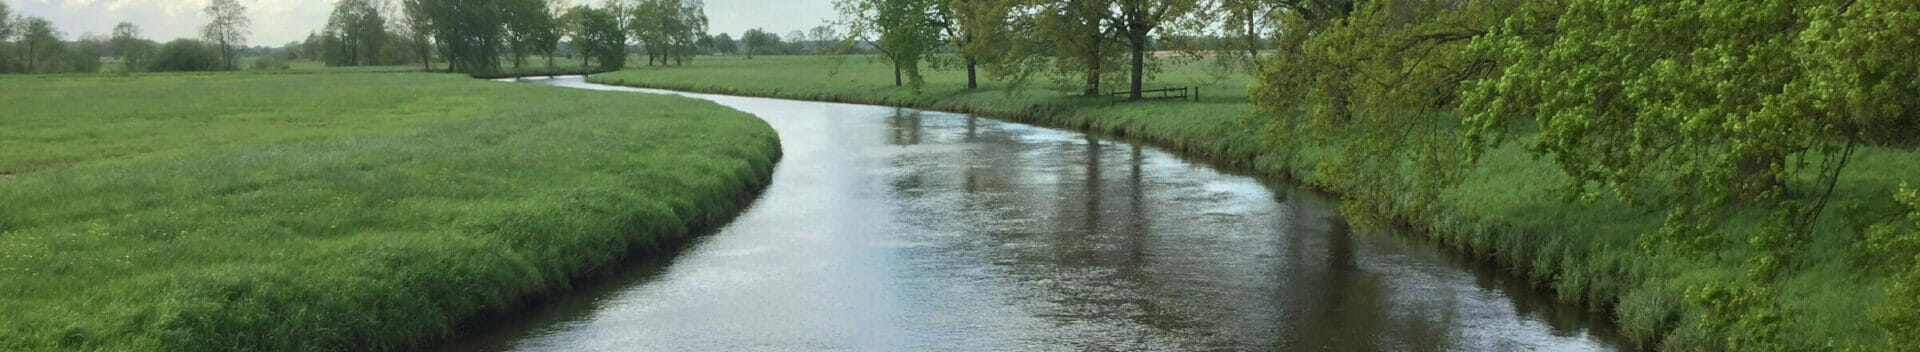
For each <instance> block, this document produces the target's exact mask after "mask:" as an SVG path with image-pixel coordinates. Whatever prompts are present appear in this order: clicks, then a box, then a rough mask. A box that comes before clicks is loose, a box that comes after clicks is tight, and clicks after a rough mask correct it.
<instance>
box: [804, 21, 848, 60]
mask: <svg viewBox="0 0 1920 352" xmlns="http://www.w3.org/2000/svg"><path fill="white" fill-rule="evenodd" d="M807 38H808V40H810V41H812V42H813V43H814V48H813V52H812V54H815V55H822V54H828V53H829V52H830V51H832V48H829V47H828V45H827V44H829V43H833V42H837V41H840V32H839V31H837V30H834V29H833V26H827V25H821V26H815V27H813V29H810V30H807Z"/></svg>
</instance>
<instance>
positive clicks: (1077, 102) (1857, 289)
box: [589, 56, 1920, 350]
mask: <svg viewBox="0 0 1920 352" xmlns="http://www.w3.org/2000/svg"><path fill="white" fill-rule="evenodd" d="M831 65H832V64H831V62H830V61H829V60H828V59H826V58H821V57H777V56H769V57H757V58H755V59H753V60H739V59H703V60H702V61H700V64H698V65H693V66H688V67H676V68H666V69H656V68H635V69H628V70H624V71H619V72H613V73H606V74H599V75H594V76H592V77H591V78H590V79H589V80H590V81H594V82H599V83H607V84H619V85H628V86H639V87H651V88H665V89H679V90H690V91H700V92H710V93H724V94H740V95H752V96H768V97H780V98H791V99H807V100H823V101H836V102H851V103H865V104H880V105H893V106H905V107H913V108H924V109H935V110H945V111H954V112H963V113H975V114H981V115H985V116H992V117H1000V118H1006V119H1010V120H1015V121H1020V122H1027V123H1034V124H1039V125H1047V126H1053V127H1062V128H1071V129H1078V130H1084V131H1090V132H1094V133H1106V134H1116V135H1122V136H1126V137H1130V138H1133V139H1137V140H1141V141H1144V142H1149V143H1153V144H1157V145H1160V146H1164V147H1167V148H1169V149H1173V150H1175V151H1178V152H1182V153H1184V154H1187V155H1192V156H1197V157H1201V158H1204V159H1210V160H1213V161H1217V162H1220V163H1222V164H1226V165H1231V166H1234V167H1238V168H1242V169H1244V170H1248V171H1252V172H1255V173H1258V174H1262V175H1265V176H1269V177H1281V178H1291V179H1296V180H1305V181H1304V182H1307V183H1309V186H1314V187H1320V188H1323V189H1326V190H1328V191H1333V192H1343V191H1345V190H1343V189H1340V188H1339V187H1340V185H1339V183H1338V182H1325V181H1326V180H1315V179H1313V178H1311V177H1307V176H1310V175H1314V174H1315V170H1314V169H1315V167H1316V165H1317V164H1318V163H1319V161H1320V160H1324V159H1326V158H1330V157H1334V155H1338V153H1337V151H1335V150H1328V149H1330V148H1331V147H1324V146H1307V148H1309V149H1307V150H1302V151H1300V153H1298V154H1299V155H1300V157H1299V158H1298V159H1299V160H1288V159H1289V157H1287V156H1284V154H1283V153H1280V150H1278V149H1277V147H1276V146H1274V145H1271V144H1268V142H1266V139H1265V138H1263V136H1261V135H1260V131H1261V129H1262V128H1263V127H1264V126H1265V125H1264V124H1265V123H1266V121H1265V120H1262V119H1259V118H1249V117H1250V116H1252V115H1251V114H1252V111H1253V107H1252V104H1251V103H1250V102H1249V100H1248V95H1247V86H1248V85H1249V84H1251V83H1253V82H1252V80H1251V79H1250V78H1248V77H1246V76H1245V75H1226V76H1224V78H1222V76H1221V75H1215V74H1213V72H1212V71H1211V70H1210V69H1209V68H1208V67H1206V66H1205V65H1198V64H1196V65H1182V64H1177V63H1175V64H1168V65H1166V66H1163V67H1162V70H1161V72H1160V73H1159V74H1158V76H1157V78H1156V79H1154V80H1151V81H1157V82H1162V83H1160V84H1152V83H1150V84H1148V88H1156V87H1161V86H1173V87H1178V86H1195V85H1197V86H1201V92H1202V94H1201V96H1202V98H1201V99H1200V101H1198V102H1180V101H1157V102H1141V103H1121V104H1117V105H1115V104H1111V103H1110V101H1109V100H1108V98H1105V97H1095V98H1085V97H1078V96H1076V93H1070V92H1077V91H1078V90H1077V87H1065V88H1064V89H1053V88H1054V87H1051V86H1049V85H1047V84H1044V83H1042V84H1037V85H1034V86H1033V87H1030V88H1028V89H1024V90H1018V89H1016V90H1013V91H1014V92H1015V93H1017V94H1012V95H1009V94H1007V92H1008V90H1005V89H1004V88H1005V86H1004V85H1002V84H1001V83H998V82H983V83H982V84H981V88H980V89H978V90H966V89H965V82H966V78H965V76H964V74H963V73H961V72H954V71H932V72H928V73H927V75H926V80H927V84H926V86H925V87H924V88H923V89H922V93H921V94H914V93H913V91H912V90H910V89H908V88H905V87H895V86H893V81H892V79H893V76H892V70H891V67H890V66H888V65H885V64H881V63H876V62H871V61H869V60H865V59H861V58H852V59H850V60H848V61H846V62H845V63H844V64H843V65H842V66H840V67H838V70H837V71H838V73H837V74H835V75H829V74H828V72H829V71H830V69H829V68H830V67H832V66H831ZM1515 133H1518V134H1521V135H1520V136H1518V137H1517V138H1514V139H1515V140H1529V139H1530V138H1531V137H1529V136H1526V135H1527V134H1530V133H1533V132H1531V131H1515ZM1851 165H1852V166H1850V168H1849V169H1848V171H1847V173H1845V174H1843V176H1842V177H1841V178H1840V180H1839V182H1838V187H1836V188H1835V190H1834V201H1833V202H1834V204H1845V205H1848V206H1847V207H1841V209H1868V210H1873V211H1854V210H1835V211H1830V212H1829V214H1828V215H1827V216H1823V217H1822V218H1821V219H1820V221H1818V222H1816V223H1815V224H1814V225H1813V226H1814V228H1815V229H1816V231H1815V232H1816V233H1820V234H1822V235H1821V236H1815V237H1814V238H1810V239H1808V240H1807V243H1805V244H1804V245H1801V246H1798V247H1797V249H1795V251H1794V253H1791V254H1790V255H1789V258H1788V262H1789V263H1791V265H1792V266H1793V267H1794V268H1793V269H1794V270H1791V271H1790V274H1787V276H1786V277H1782V278H1780V279H1778V282H1779V284H1778V285H1777V286H1775V287H1774V288H1772V289H1771V290H1772V291H1766V292H1755V291H1749V290H1746V288H1745V287H1744V286H1740V285H1729V284H1728V283H1737V282H1739V280H1742V278H1743V276H1744V273H1745V272H1746V264H1745V263H1746V262H1747V261H1748V260H1749V259H1750V258H1753V257H1755V256H1758V255H1760V253H1756V251H1755V250H1754V249H1753V248H1752V247H1751V246H1726V249H1724V250H1720V251H1718V252H1715V253H1712V255H1704V256H1677V255H1649V254H1648V252H1647V251H1645V250H1643V249H1642V247H1641V246H1640V242H1641V237H1642V236H1643V235H1645V234H1648V233H1651V232H1654V231H1656V230H1658V229H1659V228H1660V227H1661V224H1662V221H1663V220H1664V219H1663V218H1662V216H1663V215H1664V212H1661V211H1651V210H1650V209H1649V208H1644V207H1636V206H1632V205H1627V204H1622V203H1619V202H1616V201H1612V200H1598V201H1591V202H1589V201H1569V199H1568V197H1566V192H1565V191H1564V188H1563V187H1562V186H1563V185H1565V184H1566V183H1567V176H1566V174H1565V173H1564V172H1563V171H1561V170H1560V169H1559V168H1558V167H1557V166H1555V165H1554V164H1553V163H1552V161H1551V160H1543V159H1539V158H1536V157H1535V156H1534V155H1533V154H1532V153H1530V152H1528V151H1527V150H1526V149H1525V148H1524V147H1522V146H1520V145H1517V143H1509V144H1506V145H1503V146H1500V147H1498V148H1494V149H1491V150H1488V151H1487V152H1486V154H1485V155H1484V156H1483V157H1482V159H1481V161H1480V162H1479V163H1478V164H1477V165H1476V166H1474V168H1473V169H1472V170H1464V172H1466V175H1467V176H1466V177H1465V178H1464V181H1463V182H1462V183H1461V184H1459V185H1457V186H1454V187H1451V188H1448V189H1446V190H1444V191H1442V192H1441V193H1440V194H1439V197H1438V199H1437V200H1436V201H1435V202H1434V203H1433V204H1431V205H1430V206H1427V207H1420V208H1417V209H1408V210H1407V211H1405V212H1402V213H1399V214H1394V215H1395V216H1396V217H1397V219H1394V220H1395V223H1396V224H1399V225H1404V226H1405V227H1407V228H1411V229H1412V230H1415V231H1411V232H1410V233H1411V234H1414V235H1416V236H1422V237H1427V238H1431V239H1433V240H1435V241H1434V242H1436V243H1438V244H1439V245H1441V246H1444V247H1448V248H1449V249H1451V250H1454V251H1457V252H1460V253H1464V254H1468V255H1471V256H1474V257H1477V258H1480V259H1482V260H1488V261H1492V262H1495V263H1498V264H1500V265H1502V266H1503V267H1505V268H1507V269H1508V270H1509V271H1510V272H1511V273H1512V274H1514V275H1515V276H1519V277H1526V278H1530V279H1532V280H1533V281H1534V282H1536V283H1537V284H1538V285H1540V286H1542V287H1544V288H1547V289H1551V290H1552V291H1553V292H1554V293H1555V294H1556V296H1557V297H1559V298H1560V299H1562V300H1565V301H1568V302H1577V303H1582V304H1585V305H1586V306H1587V307H1589V308H1590V309H1591V310H1593V311H1595V312H1598V313H1602V314H1611V315H1613V316H1614V318H1615V320H1616V322H1618V323H1619V327H1620V329H1621V330H1622V332H1623V333H1624V334H1625V335H1627V337H1628V338H1630V339H1632V340H1633V342H1635V343H1636V344H1638V345H1640V347H1644V348H1665V349H1672V350H1719V349H1724V348H1728V347H1729V346H1732V345H1738V344H1739V343H1741V342H1742V341H1765V342H1766V343H1768V344H1771V345H1769V346H1752V347H1766V348H1778V349H1786V350H1821V349H1836V348H1860V349H1868V350H1873V349H1882V348H1885V347H1886V346H1889V345H1899V343H1891V344H1889V343H1886V341H1889V340H1890V339H1892V340H1900V337H1899V336H1898V335H1901V334H1906V333H1905V332H1911V331H1916V330H1915V329H1913V328H1912V326H1920V324H1914V323H1912V321H1913V320H1912V319H1910V317H1911V316H1913V314H1911V313H1910V312H1912V311H1914V310H1913V309H1912V308H1911V307H1914V306H1920V304H1912V303H1911V302H1912V301H1913V300H1912V299H1908V298H1904V297H1891V298H1890V297H1889V292H1890V291H1897V292H1920V289H1913V288H1912V287H1920V284H1915V282H1920V280H1915V279H1912V278H1915V277H1920V274H1903V273H1906V272H1907V270H1906V267H1890V266H1887V265H1881V264H1861V263H1860V262H1863V261H1862V260H1858V259H1856V258H1859V257H1860V256H1861V255H1860V253H1863V250H1862V249H1859V248H1857V247H1858V246H1859V244H1860V243H1862V242H1863V241H1862V239H1861V237H1862V236H1861V235H1859V233H1860V231H1857V230H1855V229H1853V228H1854V227H1856V226H1857V225H1854V224H1852V221H1850V220H1848V219H1847V217H1849V216H1853V215H1861V214H1866V215H1875V216H1879V215H1882V214H1885V213H1887V212H1888V211H1885V209H1884V208H1891V207H1892V205H1889V204H1892V203H1893V200H1892V199H1888V198H1890V197H1888V196H1887V195H1888V194H1891V193H1892V192H1893V191H1894V190H1895V189H1897V188H1898V185H1899V184H1900V183H1901V182H1909V183H1920V179H1916V178H1915V177H1916V175H1920V152H1916V151H1914V150H1912V149H1901V148H1888V147H1869V148H1865V149H1863V150H1862V151H1861V152H1860V153H1858V154H1856V155H1855V156H1854V161H1853V163H1852V164H1851ZM1789 182H1797V183H1812V182H1813V179H1812V177H1810V176H1809V177H1804V178H1802V179H1796V180H1789ZM1734 211H1736V212H1737V213H1738V214H1739V215H1736V216H1735V217H1734V218H1733V219H1732V220H1731V221H1729V222H1728V224H1727V225H1726V227H1727V229H1728V231H1726V232H1727V233H1730V234H1732V233H1752V232H1754V231H1752V230H1753V228H1755V227H1757V226H1760V224H1761V223H1763V222H1764V220H1765V214H1760V212H1759V211H1752V210H1747V209H1735V210H1734ZM1902 214H1905V213H1902ZM1905 229H1906V228H1901V229H1900V230H1903V231H1905ZM1890 231H1892V230H1888V232H1886V233H1895V232H1890ZM1880 237H1883V238H1887V240H1883V241H1881V242H1885V243H1889V244H1896V245H1888V246H1883V247H1890V248H1891V247H1899V245H1897V244H1898V243H1908V242H1901V241H1898V240H1891V238H1894V237H1893V236H1892V235H1887V236H1880ZM1725 241H1726V242H1729V243H1745V241H1746V239H1744V238H1735V237H1733V236H1731V235H1729V237H1728V238H1726V239H1725ZM1875 243H1878V242H1875ZM1894 252H1898V251H1894ZM1874 253H1875V254H1872V255H1871V256H1872V257H1876V258H1887V257H1890V256H1889V255H1881V254H1879V253H1880V252H1874ZM1901 258H1913V254H1912V253H1911V252H1910V251H1909V252H1908V253H1905V254H1903V257H1901ZM1904 260H1905V259H1901V260H1898V261H1904ZM1877 261H1880V262H1884V261H1886V260H1877ZM1915 261H1920V259H1917V260H1915ZM1889 269H1891V270H1889ZM1913 272H1920V270H1913ZM1701 287H1706V288H1710V289H1694V291H1695V292H1691V293H1690V292H1688V291H1689V289H1690V288H1701ZM1889 288H1893V289H1892V290H1890V289H1889ZM1896 295H1897V294H1896ZM1763 296H1765V297H1764V299H1763ZM1715 304H1719V305H1718V306H1716V305H1715ZM1709 315H1712V316H1736V317H1740V320H1738V321H1709V320H1703V319H1702V317H1703V316H1709ZM1876 317H1877V318H1876ZM1870 321H1878V322H1881V323H1879V324H1875V323H1872V322H1870ZM1876 325H1877V326H1876ZM1730 337H1731V338H1730ZM1901 341H1906V340H1901ZM1742 346H1750V345H1742Z"/></svg>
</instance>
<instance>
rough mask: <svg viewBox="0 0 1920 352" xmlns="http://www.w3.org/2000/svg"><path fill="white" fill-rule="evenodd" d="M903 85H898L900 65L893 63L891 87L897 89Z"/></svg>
mask: <svg viewBox="0 0 1920 352" xmlns="http://www.w3.org/2000/svg"><path fill="white" fill-rule="evenodd" d="M903 85H905V84H901V83H900V63H899V62H897V61H896V62H894V63H893V86H895V87H899V86H903Z"/></svg>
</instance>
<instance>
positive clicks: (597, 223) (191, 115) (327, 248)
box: [0, 73, 779, 351]
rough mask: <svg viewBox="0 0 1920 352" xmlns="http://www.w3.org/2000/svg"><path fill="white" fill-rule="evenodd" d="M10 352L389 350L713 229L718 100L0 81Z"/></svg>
mask: <svg viewBox="0 0 1920 352" xmlns="http://www.w3.org/2000/svg"><path fill="white" fill-rule="evenodd" d="M0 106H4V107H5V108H4V109H5V113H3V114H0V350H6V351H15V350H115V351H138V350H369V349H373V350H389V349H412V348H419V347H423V346H427V345H430V344H433V343H435V342H438V341H442V340H444V339H446V338H449V337H450V336H452V335H454V334H456V333H457V332H459V331H461V330H462V329H463V328H466V327H468V326H470V325H472V324H474V322H476V321H477V320H481V319H484V318H486V317H490V316H495V315H499V314H503V313H506V312H510V311H512V310H513V309H515V308H516V307H519V306H522V305H525V304H526V303H527V302H531V301H532V300H534V299H537V298H539V297H541V296H543V295H546V294H552V293H555V292H557V291H559V290H564V289H565V288H566V287H567V285H568V282H569V280H570V279H572V278H574V277H577V276H581V275H587V274H591V273H593V272H594V270H595V268H599V267H602V266H605V265H610V264H613V263H615V262H616V261H618V260H620V259H622V258H623V257H626V256H629V255H631V254H632V253H636V251H642V252H643V251H645V250H646V249H648V248H653V247H655V246H657V245H660V244H662V241H669V240H673V239H676V238H679V237H683V236H688V235H689V234H690V233H692V232H695V231H699V230H700V229H702V228H706V227H709V226H712V225H717V224H718V223H720V222H722V221H725V220H726V219H727V218H729V217H730V216H731V215H732V214H735V213H737V212H738V211H739V210H741V209H743V208H744V207H745V206H746V205H747V204H748V202H750V201H751V199H752V196H753V194H754V193H755V192H757V190H758V189H759V188H761V187H763V186H764V185H765V183H766V181H767V180H768V177H769V175H770V174H771V172H772V167H773V164H774V162H775V161H776V160H777V159H778V158H779V145H778V138H777V136H776V135H775V134H774V132H773V130H772V129H771V128H769V127H768V126H767V125H766V124H765V123H764V122H761V121H759V120H757V119H755V118H753V117H752V116H750V115H747V114H745V113H741V112H738V111H734V110H731V109H728V108H725V107H722V106H719V105H717V104H713V103H710V102H705V101H698V100H692V99H685V98H677V97H665V96H651V95H638V94H631V93H613V92H593V91H584V90H573V89H560V88H553V87H543V86H534V85H525V84H514V83H504V82H492V81H484V80H475V79H472V78H468V77H466V76H462V75H446V74H423V73H382V74H356V73H314V74H288V75H260V74H240V73H222V74H138V75H130V76H120V75H51V76H0Z"/></svg>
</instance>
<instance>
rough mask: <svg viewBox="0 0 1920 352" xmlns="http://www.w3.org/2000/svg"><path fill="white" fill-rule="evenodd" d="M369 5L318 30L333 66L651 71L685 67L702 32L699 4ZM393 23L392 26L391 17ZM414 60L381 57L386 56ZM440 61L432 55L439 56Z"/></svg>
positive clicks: (342, 8) (669, 0)
mask: <svg viewBox="0 0 1920 352" xmlns="http://www.w3.org/2000/svg"><path fill="white" fill-rule="evenodd" d="M373 1H374V0H342V1H340V2H338V3H336V4H335V10H334V12H333V15H332V17H331V18H330V19H329V20H328V24H327V27H326V29H325V30H324V31H322V32H320V33H316V34H315V35H313V36H312V39H310V40H309V41H308V42H309V43H310V44H308V46H311V47H317V48H319V51H320V56H321V57H323V58H326V60H327V62H328V63H329V64H335V65H349V66H351V65H377V64H396V63H400V62H398V61H408V62H418V63H422V64H423V65H425V66H424V67H429V68H430V67H431V64H430V62H432V61H436V60H437V61H442V62H446V63H447V64H448V65H447V67H448V70H449V71H453V72H465V73H473V74H488V73H495V72H498V71H500V69H501V67H502V66H503V65H504V64H508V63H511V64H512V65H513V67H515V68H520V67H525V66H527V65H528V60H527V59H528V58H530V57H539V58H543V59H544V61H545V62H546V65H547V66H549V67H552V66H554V65H555V63H554V61H555V57H558V56H566V57H572V56H574V55H578V56H579V57H580V60H581V64H582V65H587V66H593V67H597V68H599V69H607V70H614V69H619V68H621V67H623V66H625V63H626V56H627V55H628V54H629V53H641V54H645V55H646V56H647V64H648V65H655V64H658V65H685V64H687V63H688V62H691V61H692V60H693V57H694V56H696V55H699V54H702V53H703V51H705V50H706V49H707V48H709V46H710V45H711V44H710V43H711V42H712V40H711V39H710V38H711V37H709V36H708V35H707V16H706V10H705V4H704V3H703V2H702V1H700V0H614V1H608V2H606V3H604V4H602V5H601V6H598V7H593V6H568V2H566V1H547V0H402V1H401V2H400V4H399V6H400V11H397V12H396V11H382V10H381V9H380V8H379V6H378V4H377V3H374V2H373ZM389 19H392V21H389ZM388 52H391V53H406V54H410V55H386V56H385V57H384V58H383V56H381V55H383V54H382V53H388ZM436 55H437V58H436Z"/></svg>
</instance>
